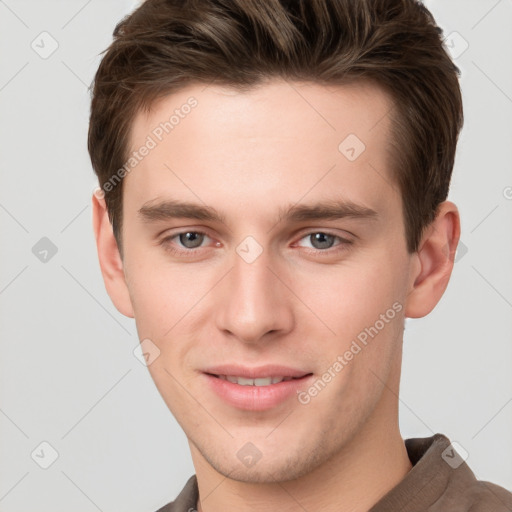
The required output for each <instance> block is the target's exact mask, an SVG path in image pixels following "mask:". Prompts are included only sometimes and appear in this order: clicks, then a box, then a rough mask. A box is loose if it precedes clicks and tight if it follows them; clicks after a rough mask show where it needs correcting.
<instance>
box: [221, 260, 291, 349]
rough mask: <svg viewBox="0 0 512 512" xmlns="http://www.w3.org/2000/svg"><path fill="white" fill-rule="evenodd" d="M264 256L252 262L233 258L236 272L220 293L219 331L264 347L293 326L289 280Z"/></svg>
mask: <svg viewBox="0 0 512 512" xmlns="http://www.w3.org/2000/svg"><path fill="white" fill-rule="evenodd" d="M279 274H280V272H279V271H278V270H276V268H275V265H272V261H271V258H270V257H269V255H268V254H267V253H266V251H263V253H262V254H261V255H260V256H259V257H258V258H257V259H256V260H255V261H252V262H248V261H246V260H244V259H243V258H242V257H240V256H239V255H238V254H235V255H234V268H233V269H232V270H231V271H230V272H229V273H228V275H227V276H226V278H225V279H223V280H222V285H221V288H220V289H219V290H217V293H218V296H217V298H216V300H218V302H217V305H216V322H217V327H218V328H219V329H220V330H221V331H223V332H224V334H226V335H230V336H232V337H234V338H236V339H238V340H240V341H241V342H243V343H246V344H258V343H263V342H265V341H267V340H270V339H275V338H276V337H279V336H280V335H283V334H285V333H288V332H290V331H291V330H292V329H293V326H294V313H293V302H292V300H293V296H292V293H291V292H290V291H289V290H288V289H287V287H286V285H285V284H283V281H284V282H287V281H288V280H287V279H286V277H285V276H284V275H282V276H280V275H279Z"/></svg>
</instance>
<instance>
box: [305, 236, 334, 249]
mask: <svg viewBox="0 0 512 512" xmlns="http://www.w3.org/2000/svg"><path fill="white" fill-rule="evenodd" d="M335 238H336V237H335V236H334V235H329V234H328V233H322V232H318V233H312V234H310V235H309V239H310V241H311V245H312V246H313V247H314V248H315V249H330V248H331V247H332V246H333V245H334V240H335Z"/></svg>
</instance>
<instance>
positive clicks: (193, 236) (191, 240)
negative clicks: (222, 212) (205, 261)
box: [179, 231, 205, 249]
mask: <svg viewBox="0 0 512 512" xmlns="http://www.w3.org/2000/svg"><path fill="white" fill-rule="evenodd" d="M204 237H205V235H204V233H198V232H197V231H187V232H186V233H181V234H180V235H179V240H180V244H182V245H183V247H186V248H187V249H194V248H195V247H199V246H200V245H201V244H202V243H203V240H204Z"/></svg>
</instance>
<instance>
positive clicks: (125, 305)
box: [92, 192, 134, 318]
mask: <svg viewBox="0 0 512 512" xmlns="http://www.w3.org/2000/svg"><path fill="white" fill-rule="evenodd" d="M92 223H93V230H94V237H95V239H96V248H97V251H98V259H99V263H100V268H101V273H102V275H103V281H104V283H105V288H106V289H107V293H108V294H109V296H110V298H111V300H112V302H113V304H114V306H115V307H116V308H117V310H118V311H119V312H120V313H121V314H123V315H125V316H127V317H130V318H134V313H133V306H132V303H131V299H130V294H129V291H128V286H127V284H126V278H125V273H124V268H123V261H122V259H121V256H120V254H119V248H118V246H117V242H116V239H115V237H114V233H113V230H112V225H111V223H110V220H109V218H108V211H107V207H106V204H105V199H104V198H103V197H101V195H100V194H97V193H96V192H95V193H93V195H92Z"/></svg>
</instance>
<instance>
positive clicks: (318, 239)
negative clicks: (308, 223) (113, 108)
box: [298, 231, 353, 252]
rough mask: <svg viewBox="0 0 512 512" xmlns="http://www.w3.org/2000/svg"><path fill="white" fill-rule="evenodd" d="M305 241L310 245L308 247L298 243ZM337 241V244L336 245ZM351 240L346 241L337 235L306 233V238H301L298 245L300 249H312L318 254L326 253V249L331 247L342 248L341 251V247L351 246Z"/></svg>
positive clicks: (316, 232) (320, 232)
mask: <svg viewBox="0 0 512 512" xmlns="http://www.w3.org/2000/svg"><path fill="white" fill-rule="evenodd" d="M303 240H306V241H307V242H309V243H310V245H309V246H308V245H302V244H301V243H300V242H301V241H303ZM336 241H338V243H336ZM352 243H353V242H352V240H348V239H346V238H342V237H340V236H338V235H334V234H332V233H326V232H324V231H315V232H312V233H308V234H307V235H306V236H304V237H302V238H301V239H300V240H299V242H298V245H299V246H301V247H307V248H311V249H314V250H316V251H320V252H327V250H328V249H331V248H332V247H337V246H342V247H341V250H343V248H345V247H343V246H346V245H350V244H352Z"/></svg>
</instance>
